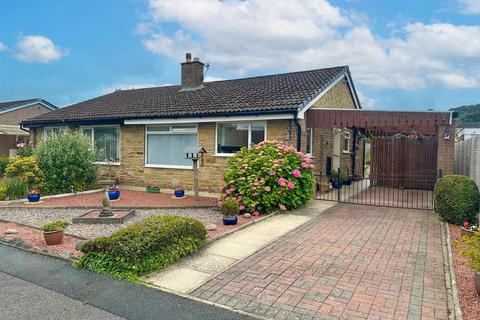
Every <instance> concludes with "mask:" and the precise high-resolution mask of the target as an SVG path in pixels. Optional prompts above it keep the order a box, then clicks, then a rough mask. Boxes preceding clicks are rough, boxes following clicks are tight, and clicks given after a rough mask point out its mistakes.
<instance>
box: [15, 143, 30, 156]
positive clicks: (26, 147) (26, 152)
mask: <svg viewBox="0 0 480 320" xmlns="http://www.w3.org/2000/svg"><path fill="white" fill-rule="evenodd" d="M18 146H19V148H18V149H17V157H31V156H33V150H34V148H33V145H31V144H25V143H20V144H18Z"/></svg>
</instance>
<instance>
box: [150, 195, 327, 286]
mask: <svg viewBox="0 0 480 320" xmlns="http://www.w3.org/2000/svg"><path fill="white" fill-rule="evenodd" d="M334 205H335V203H334V202H326V201H312V202H310V203H309V205H308V206H307V207H305V208H302V209H299V210H296V211H294V212H292V213H287V214H278V215H275V216H273V217H268V218H267V219H265V220H263V221H259V222H258V223H255V224H254V225H251V226H249V227H247V228H244V229H241V230H238V231H237V232H235V233H233V234H230V235H228V236H226V237H224V238H221V239H219V240H217V241H215V242H213V243H212V244H210V245H207V246H206V247H205V248H203V249H202V250H200V251H199V252H197V253H196V254H194V255H192V256H190V257H187V258H185V259H183V260H181V261H180V262H179V263H178V264H176V265H174V266H171V267H169V268H167V269H166V270H162V271H161V272H159V273H154V274H151V275H149V276H148V277H147V278H146V279H145V281H147V282H149V283H150V284H152V285H154V286H157V287H160V288H163V289H168V290H172V291H174V292H177V293H182V294H188V293H190V292H191V291H192V290H194V289H196V288H197V287H198V286H200V285H202V284H203V283H205V282H206V281H208V280H209V279H210V278H213V277H215V276H216V275H219V274H220V273H222V272H223V271H224V270H226V269H227V268H229V267H231V266H232V265H234V264H235V263H237V262H238V261H240V260H242V259H244V258H246V257H248V256H249V255H251V254H252V253H254V252H256V251H257V250H259V249H261V248H262V247H263V246H265V245H266V244H268V243H269V242H272V241H274V240H275V239H277V238H279V237H281V236H283V235H284V234H286V233H288V232H290V231H291V230H293V229H295V228H297V227H299V226H301V225H302V224H304V223H306V222H307V221H309V220H311V219H313V218H314V217H316V216H318V215H319V214H321V212H323V211H324V210H327V209H329V208H331V207H332V206H334Z"/></svg>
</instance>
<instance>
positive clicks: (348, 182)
mask: <svg viewBox="0 0 480 320" xmlns="http://www.w3.org/2000/svg"><path fill="white" fill-rule="evenodd" d="M352 182H353V177H352V176H346V177H345V179H344V180H343V184H344V185H346V186H349V185H351V184H352Z"/></svg>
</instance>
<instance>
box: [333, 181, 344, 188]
mask: <svg viewBox="0 0 480 320" xmlns="http://www.w3.org/2000/svg"><path fill="white" fill-rule="evenodd" d="M342 186H343V184H342V183H341V182H340V181H332V188H333V189H341V188H342Z"/></svg>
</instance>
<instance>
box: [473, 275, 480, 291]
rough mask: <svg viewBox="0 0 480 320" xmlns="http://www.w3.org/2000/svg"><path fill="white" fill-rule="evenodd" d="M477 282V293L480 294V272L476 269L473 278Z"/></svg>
mask: <svg viewBox="0 0 480 320" xmlns="http://www.w3.org/2000/svg"><path fill="white" fill-rule="evenodd" d="M473 281H474V283H475V290H477V295H478V296H480V272H479V271H475V276H474V278H473Z"/></svg>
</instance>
